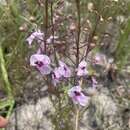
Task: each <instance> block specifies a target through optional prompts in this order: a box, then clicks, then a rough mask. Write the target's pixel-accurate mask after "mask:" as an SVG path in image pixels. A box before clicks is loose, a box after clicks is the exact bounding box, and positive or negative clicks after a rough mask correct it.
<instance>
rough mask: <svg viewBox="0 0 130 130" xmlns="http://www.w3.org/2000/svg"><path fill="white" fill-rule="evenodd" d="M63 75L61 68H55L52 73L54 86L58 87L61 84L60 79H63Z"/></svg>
mask: <svg viewBox="0 0 130 130" xmlns="http://www.w3.org/2000/svg"><path fill="white" fill-rule="evenodd" d="M61 76H62V75H61V73H60V71H59V68H55V69H54V71H53V73H52V82H53V84H54V86H56V85H57V83H59V82H60V78H61Z"/></svg>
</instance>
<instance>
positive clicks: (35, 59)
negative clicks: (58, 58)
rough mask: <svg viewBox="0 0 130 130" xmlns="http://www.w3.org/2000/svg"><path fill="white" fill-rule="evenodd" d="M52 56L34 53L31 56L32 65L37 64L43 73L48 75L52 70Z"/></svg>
mask: <svg viewBox="0 0 130 130" xmlns="http://www.w3.org/2000/svg"><path fill="white" fill-rule="evenodd" d="M50 62H51V61H50V58H49V57H48V56H47V55H43V54H33V55H32V56H31V57H30V65H31V66H35V67H36V68H37V69H38V70H39V71H40V72H41V74H43V75H47V74H49V73H50V72H51V70H52V69H51V67H50Z"/></svg>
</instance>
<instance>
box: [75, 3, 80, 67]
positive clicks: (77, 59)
mask: <svg viewBox="0 0 130 130" xmlns="http://www.w3.org/2000/svg"><path fill="white" fill-rule="evenodd" d="M76 7H77V15H78V32H77V39H76V66H77V67H78V64H79V44H80V43H79V42H80V32H81V23H80V0H76Z"/></svg>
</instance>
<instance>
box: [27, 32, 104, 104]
mask: <svg viewBox="0 0 130 130" xmlns="http://www.w3.org/2000/svg"><path fill="white" fill-rule="evenodd" d="M54 39H58V37H57V36H50V37H49V38H48V39H46V43H47V44H50V43H52V41H53V40H54ZM26 41H27V42H28V44H29V45H31V44H32V43H33V41H36V42H37V43H39V44H40V45H41V44H42V46H44V44H45V43H44V33H42V32H41V31H40V30H38V31H35V32H33V33H32V34H31V35H30V36H29V37H28V38H27V39H26ZM104 62H105V57H104V55H103V54H100V53H97V54H96V55H95V56H94V59H93V63H94V64H97V65H102V64H104ZM30 65H31V66H33V67H35V68H36V69H37V70H38V71H39V72H40V73H41V74H42V75H43V76H46V75H49V76H50V77H51V81H52V84H53V86H55V87H57V86H58V84H60V83H61V82H62V81H63V80H64V79H66V80H68V81H69V78H71V77H77V78H79V79H81V77H85V76H88V75H89V70H88V63H87V62H86V61H85V60H82V61H81V62H80V63H79V65H78V67H77V68H76V69H73V68H70V67H69V66H68V65H67V64H66V63H64V62H63V61H61V60H58V63H57V64H56V65H54V64H52V61H51V58H50V57H49V56H48V55H47V54H46V53H45V52H44V51H40V48H39V49H38V51H37V52H36V53H35V54H33V55H31V57H30ZM75 72H76V73H75ZM91 81H92V88H94V89H95V88H96V86H97V83H98V82H97V80H96V78H95V77H94V76H92V77H91ZM68 95H69V97H70V98H72V101H73V102H74V103H75V104H80V105H81V106H85V105H86V104H87V103H88V100H89V97H88V96H85V94H84V93H83V92H82V88H81V86H80V85H79V83H78V84H77V86H74V87H72V88H70V89H69V90H68Z"/></svg>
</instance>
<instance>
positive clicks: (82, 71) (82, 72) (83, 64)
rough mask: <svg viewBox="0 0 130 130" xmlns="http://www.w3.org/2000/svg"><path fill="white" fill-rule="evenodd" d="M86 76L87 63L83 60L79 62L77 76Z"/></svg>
mask: <svg viewBox="0 0 130 130" xmlns="http://www.w3.org/2000/svg"><path fill="white" fill-rule="evenodd" d="M87 74H88V70H87V62H86V61H84V60H83V61H81V62H80V64H79V66H78V70H77V75H78V76H85V75H87Z"/></svg>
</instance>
